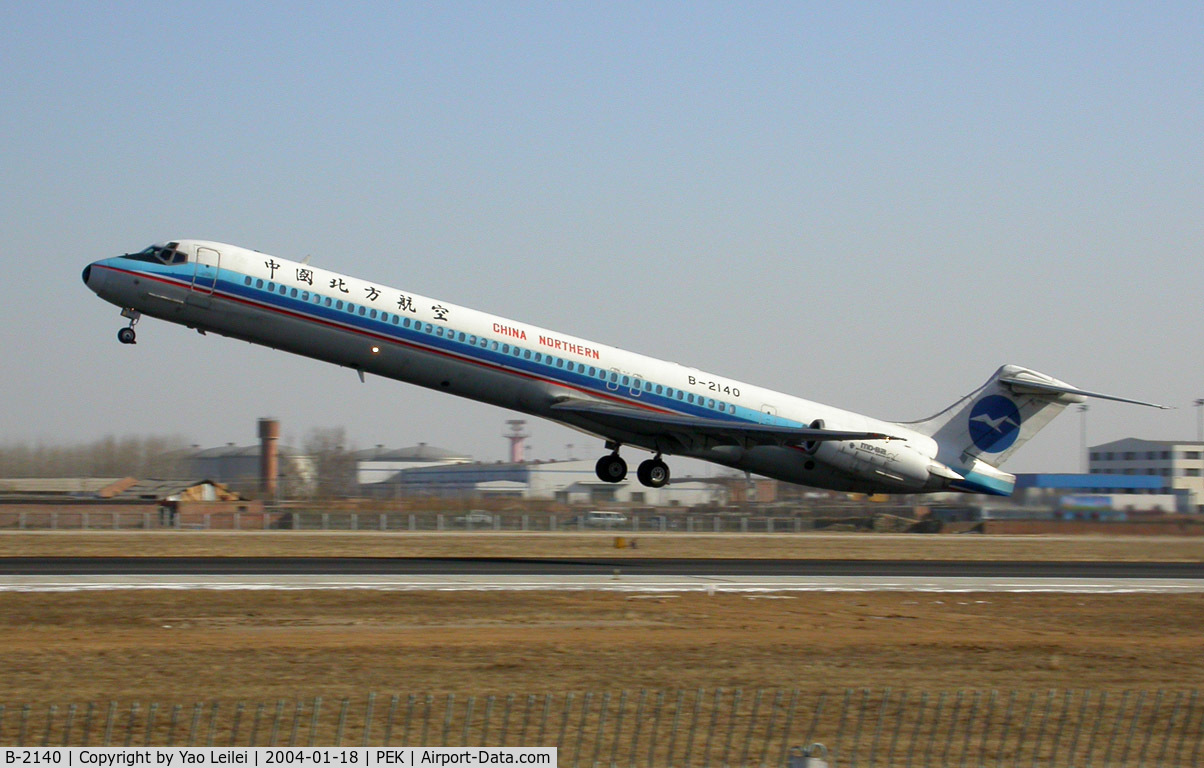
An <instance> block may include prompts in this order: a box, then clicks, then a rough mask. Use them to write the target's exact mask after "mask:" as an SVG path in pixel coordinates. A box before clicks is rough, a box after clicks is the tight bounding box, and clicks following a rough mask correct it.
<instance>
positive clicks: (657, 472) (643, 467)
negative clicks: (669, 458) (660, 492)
mask: <svg viewBox="0 0 1204 768" xmlns="http://www.w3.org/2000/svg"><path fill="white" fill-rule="evenodd" d="M635 476H636V477H638V478H639V480H640V484H641V485H646V486H648V487H649V488H663V487H664V486H665V485H666V484H667V483H668V482H669V465H668V464H666V463H665V462H663V461H661V460H660V459H659V458H656V459H648V460H647V461H643V462H640V466H639V467H638V468H637V469H636V471H635Z"/></svg>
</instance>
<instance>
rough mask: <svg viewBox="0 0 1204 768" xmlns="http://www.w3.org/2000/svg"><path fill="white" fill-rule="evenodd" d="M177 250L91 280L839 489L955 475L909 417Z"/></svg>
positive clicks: (369, 362)
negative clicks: (639, 422)
mask: <svg viewBox="0 0 1204 768" xmlns="http://www.w3.org/2000/svg"><path fill="white" fill-rule="evenodd" d="M175 250H176V251H177V252H178V253H179V254H183V255H184V256H185V257H186V258H187V261H184V262H182V263H168V264H165V263H162V262H160V261H155V260H151V259H147V258H142V259H139V258H138V257H137V255H133V256H124V257H117V258H112V259H104V260H102V261H98V262H96V263H94V264H92V265H91V266H90V267H89V268H88V271H86V272H85V281H86V282H87V283H88V285H89V287H90V288H92V289H93V290H94V291H96V293H97V294H98V295H100V296H101V297H102V298H104V299H106V300H108V301H110V302H112V303H114V304H116V305H118V306H120V307H123V308H129V309H133V310H137V311H138V312H141V313H144V314H146V315H150V316H152V317H157V318H160V319H163V320H169V321H171V322H175V323H180V324H183V325H186V326H189V327H192V328H196V329H199V330H202V331H207V332H214V333H218V334H221V335H225V336H231V337H235V338H239V339H244V340H247V341H250V342H254V343H257V344H263V345H266V346H270V347H275V348H279V349H284V350H287V351H289V352H294V353H297V354H300V355H305V356H308V357H312V358H316V359H319V360H325V361H327V362H331V363H335V364H338V365H343V366H347V367H350V368H353V369H356V370H358V371H360V372H361V373H370V374H376V375H379V376H385V377H388V378H392V379H397V380H399V381H405V382H409V383H412V384H417V385H420V386H424V387H429V388H431V389H436V390H439V391H442V392H447V393H450V394H454V395H460V396H462V397H468V398H472V399H474V400H479V401H482V402H486V403H491V404H493V405H497V406H501V407H503V408H509V409H512V410H515V411H520V412H523V413H527V414H531V415H534V416H540V417H543V418H547V419H551V420H554V421H557V422H560V423H563V424H567V425H569V426H571V427H574V428H577V429H580V430H583V431H586V432H588V433H590V434H594V435H597V436H599V437H601V438H602V439H604V440H605V441H607V442H608V443H614V444H622V445H633V446H638V447H640V448H644V449H646V450H649V451H655V452H658V453H664V454H666V455H683V456H691V457H695V458H700V459H705V460H708V461H713V462H716V463H719V464H723V465H726V466H730V467H735V468H738V469H742V470H747V471H750V472H755V473H758V474H761V475H765V476H768V477H774V478H778V479H781V480H786V481H789V482H793V483H800V484H804V485H810V486H816V487H824V488H831V489H836V490H853V491H863V492H876V491H882V492H893V493H900V492H919V491H932V490H941V489H943V488H945V487H947V486H948V484H949V483H948V481H947V480H946V479H944V478H940V477H937V476H934V475H930V474H929V472H928V467H929V465H930V462H931V461H932V459H933V458H934V457H935V456H936V455H937V445H936V443H935V441H934V440H933V439H932V438H931V437H928V436H927V435H924V434H920V433H918V432H915V431H913V430H911V429H908V428H907V427H906V426H904V425H900V424H897V423H892V422H885V421H880V420H878V419H873V418H870V417H868V416H863V415H861V414H857V413H851V412H849V411H845V410H841V409H838V408H833V407H831V406H827V405H823V404H820V403H814V402H811V401H808V400H804V399H801V398H798V397H793V396H791V395H786V394H783V393H781V392H775V391H773V390H768V389H764V388H762V387H757V386H754V385H752V384H748V383H746V382H742V381H737V380H735V379H731V378H728V377H725V376H717V375H714V374H711V373H707V372H705V371H700V370H697V369H695V368H689V367H687V366H683V365H679V364H677V363H671V362H667V361H664V360H659V359H656V358H653V357H648V356H645V355H640V354H636V353H634V352H627V351H625V350H622V349H617V348H615V347H611V346H607V345H605V344H599V343H597V342H593V341H586V340H584V339H579V338H576V337H573V336H570V335H568V334H564V333H558V332H555V331H550V330H547V329H544V328H538V327H536V326H533V325H528V324H526V323H522V322H518V321H516V320H510V319H507V318H503V317H498V316H496V315H491V314H488V313H485V312H480V311H477V310H474V309H470V308H467V307H461V306H458V305H455V304H451V303H449V302H446V301H441V300H437V299H432V298H429V297H426V296H422V295H420V294H417V293H413V292H411V291H407V290H403V289H398V288H392V287H389V286H387V285H384V284H382V283H374V282H369V281H365V280H361V279H358V278H354V277H350V276H347V275H343V274H338V273H335V272H330V271H328V270H324V269H319V268H316V267H312V266H309V265H307V264H303V263H298V262H295V261H289V260H287V259H282V258H279V257H275V256H269V255H267V254H263V253H259V252H256V251H250V250H246V249H244V248H239V247H236V246H231V245H226V244H222V243H213V242H207V241H200V240H187V241H180V242H179V243H178V244H176V246H175ZM566 397H571V398H578V399H591V400H597V401H603V402H610V403H617V404H622V405H624V406H627V407H631V408H638V409H646V410H648V411H651V412H657V413H674V414H682V415H689V416H693V417H699V418H704V419H715V420H727V421H732V422H739V423H745V424H772V425H782V426H808V425H813V424H817V423H818V424H821V425H822V426H823V427H824V428H826V429H832V430H846V431H857V432H881V433H887V434H889V435H891V436H892V437H895V438H898V439H895V440H891V441H889V442H887V441H873V442H869V441H841V442H823V443H819V444H818V445H816V446H812V447H811V448H810V449H807V448H804V447H791V446H784V445H756V446H741V445H733V444H730V443H728V444H719V443H717V442H716V441H713V440H711V439H708V438H706V437H703V436H699V435H697V434H692V433H691V432H690V431H689V430H683V431H681V433H680V434H672V435H665V436H661V437H658V438H656V439H651V438H648V437H647V436H642V435H639V434H633V433H623V432H622V431H619V430H616V429H615V428H613V427H612V426H603V425H601V424H599V423H598V422H597V421H595V420H593V419H591V418H590V417H589V415H587V414H575V413H564V412H559V411H556V410H554V409H553V408H552V406H553V405H554V404H555V403H556V402H558V401H561V400H563V399H565V398H566Z"/></svg>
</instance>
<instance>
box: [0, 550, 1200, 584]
mask: <svg viewBox="0 0 1204 768" xmlns="http://www.w3.org/2000/svg"><path fill="white" fill-rule="evenodd" d="M124 589H215V590H228V589H253V590H271V589H288V590H297V589H374V590H394V591H416V590H456V591H481V590H489V591H495V590H573V591H591V590H604V591H623V592H647V593H665V592H683V591H691V592H692V591H706V592H718V591H723V592H732V591H738V592H766V593H768V592H798V591H884V590H891V591H936V592H968V591H991V592H999V591H1008V592H1036V591H1042V592H1049V591H1052V592H1092V593H1101V592H1103V593H1108V592H1197V591H1204V566H1201V565H1200V564H1198V563H1182V562H1046V561H1042V562H1016V561H946V560H942V561H917V560H772V559H770V560H757V559H655V558H588V559H587V558H572V559H569V558H539V559H532V558H341V557H329V558H322V557H306V558H298V557H286V558H244V557H230V558H224V557H167V558H164V557H146V558H139V557H120V558H115V557H95V558H89V557H82V558H66V557H60V558H42V557H37V558H22V557H16V558H0V591H77V590H124Z"/></svg>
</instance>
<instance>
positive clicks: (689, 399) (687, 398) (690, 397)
mask: <svg viewBox="0 0 1204 768" xmlns="http://www.w3.org/2000/svg"><path fill="white" fill-rule="evenodd" d="M686 402H687V403H693V402H694V395H686Z"/></svg>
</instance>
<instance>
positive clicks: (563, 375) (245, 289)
mask: <svg viewBox="0 0 1204 768" xmlns="http://www.w3.org/2000/svg"><path fill="white" fill-rule="evenodd" d="M107 261H109V262H120V268H121V269H123V270H125V271H128V272H136V273H139V274H143V275H147V276H149V277H152V278H154V279H158V280H163V281H165V282H170V283H172V284H175V285H178V286H180V287H183V288H188V289H190V290H191V289H192V283H193V275H194V271H195V264H193V263H191V262H190V263H188V264H180V265H161V264H153V263H149V262H143V261H136V262H132V263H131V261H130V260H127V259H123V258H120V257H118V258H115V259H109V260H107ZM114 266H115V267H116V265H114ZM217 272H218V274H217V281H216V283H215V284H214V288H213V291H212V292H213V294H214V295H215V296H217V297H224V298H229V299H234V300H238V301H241V302H243V303H247V304H251V305H254V306H256V307H260V308H263V309H268V310H271V311H275V312H279V313H282V314H288V315H291V316H294V317H299V318H302V319H306V320H310V321H319V322H322V323H324V324H327V325H333V326H336V327H338V328H341V329H344V330H350V331H353V332H355V333H359V334H362V335H367V336H370V337H373V338H376V339H380V340H383V341H389V342H395V343H402V344H405V345H407V346H411V347H415V348H418V349H423V350H428V351H437V352H439V353H442V354H445V355H448V356H450V357H453V358H455V359H459V360H463V361H467V362H472V363H475V364H479V365H487V366H490V367H494V368H499V369H503V370H506V371H508V372H512V373H514V372H517V373H520V374H522V375H525V376H527V377H529V378H533V379H536V380H540V381H545V382H548V383H552V384H559V385H567V386H570V387H572V388H574V389H577V390H580V391H583V392H586V393H588V394H590V395H594V396H596V397H600V398H603V399H606V400H611V401H615V402H620V403H623V404H625V405H630V406H635V407H639V408H644V409H647V410H654V411H668V412H672V413H681V414H687V415H692V416H699V417H702V418H708V419H719V420H724V421H731V422H735V423H748V422H752V423H761V422H762V421H763V420H764V419H765V416H766V415H765V414H762V413H761V412H760V411H754V410H752V409H750V408H744V407H742V406H739V405H735V404H734V403H733V404H732V405H735V408H736V413H734V414H732V413H728V412H726V411H723V412H720V411H719V410H718V409H712V408H708V407H706V406H705V405H698V404H690V403H687V402H685V401H681V400H677V399H674V398H669V397H666V396H665V395H657V394H655V393H654V392H649V391H646V390H642V389H641V390H640V394H639V395H638V396H632V395H630V394H629V392H630V390H631V389H632V388H631V387H630V386H623V385H621V384H620V385H618V388H617V389H613V390H612V389H609V388H607V383H608V382H607V381H606V380H605V379H601V378H598V377H597V376H590V375H588V374H587V373H581V372H579V371H577V366H579V365H581V364H580V363H575V362H572V361H570V360H568V359H567V358H562V357H559V356H557V355H551V354H548V353H545V352H542V351H539V350H536V349H533V348H531V347H518V346H517V345H514V344H510V342H509V341H507V340H504V339H503V340H497V339H492V338H489V337H482V336H477V338H478V339H486V340H487V341H488V342H490V343H492V342H495V341H496V342H497V343H498V344H499V345H504V344H510V347H511V349H512V350H513V349H515V348H517V349H520V350H530V351H531V352H532V353H533V354H535V353H538V354H540V355H542V356H543V357H544V358H545V359H549V358H550V359H557V358H559V359H561V360H564V362H565V364H566V365H572V366H573V370H572V371H569V370H568V369H567V368H557V367H556V366H554V365H548V364H546V363H543V362H538V363H537V362H535V361H534V360H533V359H530V360H529V359H526V358H523V357H520V356H516V355H515V354H514V353H513V352H511V353H510V354H507V353H505V352H502V351H501V350H500V349H499V350H496V351H495V350H492V349H486V348H483V347H480V346H476V345H471V344H469V343H468V341H467V338H468V337H469V336H472V335H476V334H469V333H466V332H463V331H459V330H455V329H452V328H451V327H449V326H446V325H440V324H439V323H432V322H427V321H420V320H418V319H417V318H411V319H410V321H411V327H409V328H406V327H404V325H401V324H397V325H394V324H393V323H392V322H386V321H384V320H382V319H380V318H379V317H378V318H375V319H374V318H371V317H369V316H368V315H367V314H365V315H359V314H357V313H352V312H349V311H347V310H346V309H336V308H335V307H334V306H331V307H327V306H325V305H324V304H318V303H315V302H313V301H312V300H311V301H306V300H304V299H301V298H300V294H301V293H302V292H308V293H310V294H311V295H312V296H318V297H321V298H322V299H325V298H331V299H332V301H337V300H338V299H336V298H334V297H327V296H325V295H324V294H321V293H316V292H314V291H308V290H307V289H300V288H296V287H295V286H292V285H286V284H275V285H277V290H276V291H269V290H268V289H267V288H266V287H265V288H256V287H255V286H254V284H252V285H246V278H247V277H248V276H247V275H245V274H242V273H240V272H235V271H233V270H229V269H225V268H222V269H218V270H217ZM234 276H237V279H232V278H233V277H234ZM209 279H210V277H209V275H206V276H205V279H204V283H205V285H204V291H203V292H204V293H205V294H209V293H210V290H209V286H208V283H209ZM251 279H252V280H253V281H255V280H263V278H255V277H252V278H251ZM265 283H268V284H273V283H274V281H266V280H265ZM280 287H283V288H284V289H285V291H286V293H283V294H282V293H280V292H279V288H280ZM293 291H296V292H297V293H298V296H297V297H293V296H292V295H291V293H292V292H293ZM343 301H344V302H345V304H352V305H354V306H356V307H363V308H364V309H365V310H370V309H372V308H371V307H368V306H367V305H365V304H361V303H357V302H349V301H347V300H345V299H344V300H343ZM377 311H378V312H380V310H377ZM386 314H388V315H389V316H390V317H402V315H401V314H400V313H397V312H392V311H386ZM425 327H430V328H431V332H430V333H428V332H427V331H425V330H424V328H425ZM437 328H443V329H444V330H445V333H446V335H445V336H442V337H441V336H438V335H436V332H435V329H437ZM460 335H463V336H464V337H465V341H462V342H461V341H459V340H458V337H459V336H460ZM587 367H591V366H587ZM592 367H594V368H596V369H598V371H599V373H601V374H604V375H605V376H607V377H609V375H610V373H611V371H610V370H609V369H603V368H600V367H599V366H592ZM624 375H628V376H630V374H624ZM634 378H635V377H634V376H633V377H632V379H633V380H634ZM641 381H651V380H649V379H642V380H641ZM651 383H653V384H654V385H656V384H657V382H655V381H651ZM662 386H664V385H662ZM672 388H673V389H677V390H678V391H683V390H681V389H680V388H678V387H672ZM686 394H694V396H695V397H696V398H699V399H713V398H704V396H702V395H698V394H697V393H689V392H687V393H686ZM772 423H774V424H776V425H785V426H802V424H801V422H797V421H793V420H790V419H784V418H781V417H777V416H775V417H773V418H772Z"/></svg>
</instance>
